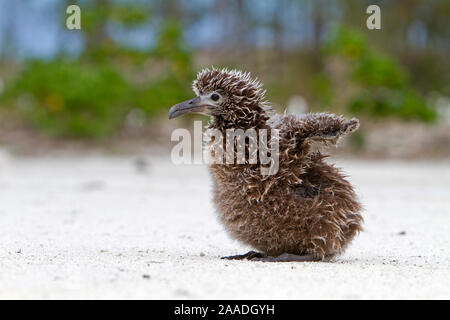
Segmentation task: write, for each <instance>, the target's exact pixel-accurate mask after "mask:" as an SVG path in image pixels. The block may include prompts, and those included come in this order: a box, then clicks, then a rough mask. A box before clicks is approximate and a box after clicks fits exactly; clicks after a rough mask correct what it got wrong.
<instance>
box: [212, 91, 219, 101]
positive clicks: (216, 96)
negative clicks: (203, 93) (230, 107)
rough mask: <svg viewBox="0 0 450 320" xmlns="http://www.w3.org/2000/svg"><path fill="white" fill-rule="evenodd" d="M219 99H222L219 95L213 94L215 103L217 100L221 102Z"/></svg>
mask: <svg viewBox="0 0 450 320" xmlns="http://www.w3.org/2000/svg"><path fill="white" fill-rule="evenodd" d="M219 98H220V96H219V95H218V94H217V93H213V94H212V95H211V99H212V100H213V101H217V100H219Z"/></svg>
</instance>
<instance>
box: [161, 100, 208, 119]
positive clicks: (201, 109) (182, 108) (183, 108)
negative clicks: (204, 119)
mask: <svg viewBox="0 0 450 320" xmlns="http://www.w3.org/2000/svg"><path fill="white" fill-rule="evenodd" d="M208 106H209V105H208V104H207V103H205V102H203V101H202V98H201V97H195V98H194V99H191V100H187V101H184V102H181V103H178V104H176V105H174V106H173V107H172V108H170V110H169V119H173V118H176V117H179V116H181V115H183V114H185V113H202V114H209V113H208V111H209V110H208Z"/></svg>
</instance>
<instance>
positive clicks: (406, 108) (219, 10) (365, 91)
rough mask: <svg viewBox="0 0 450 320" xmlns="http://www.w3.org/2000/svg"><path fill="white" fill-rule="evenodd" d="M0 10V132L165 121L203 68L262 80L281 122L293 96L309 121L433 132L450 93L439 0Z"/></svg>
mask: <svg viewBox="0 0 450 320" xmlns="http://www.w3.org/2000/svg"><path fill="white" fill-rule="evenodd" d="M69 4H78V5H79V6H80V7H81V30H67V29H66V27H65V19H66V18H67V17H68V15H67V14H66V13H65V12H66V10H65V9H66V7H67V6H68V5H69ZM371 4H378V5H379V6H380V7H381V21H382V29H381V30H372V31H371V30H368V29H367V28H366V19H367V17H368V14H366V8H367V6H369V5H371ZM0 7H1V9H2V10H1V13H0V25H1V26H2V28H1V31H0V79H1V80H2V81H1V82H0V84H2V85H1V86H0V89H1V97H0V99H1V100H0V115H3V116H2V117H1V118H0V122H1V121H9V118H10V117H13V118H15V119H20V121H22V122H23V123H24V125H26V126H31V128H33V130H38V131H39V132H44V133H46V134H49V135H51V136H55V137H63V138H84V139H92V138H94V139H98V138H102V139H106V138H111V137H114V136H115V135H117V134H118V133H119V132H123V131H124V130H125V131H126V130H127V128H129V127H130V126H131V127H143V126H144V127H145V126H146V125H151V123H152V121H154V120H155V119H157V121H163V120H162V118H163V117H165V116H166V113H167V110H168V108H169V107H170V106H171V105H173V104H175V103H177V102H179V101H182V100H185V99H188V98H190V97H191V96H192V94H193V93H192V91H191V88H190V86H191V82H192V80H193V78H194V77H195V74H196V72H197V71H199V70H200V69H201V68H203V67H206V66H211V65H215V66H224V67H229V68H230V67H231V68H233V67H235V68H239V69H245V70H248V71H251V72H253V74H255V75H258V76H259V77H260V78H261V80H263V82H264V83H265V84H266V87H267V89H268V99H269V100H270V101H272V102H273V104H274V106H275V108H276V109H278V111H283V110H284V109H285V107H286V106H287V105H289V101H292V97H298V96H300V97H302V99H304V101H306V105H307V110H309V111H322V110H327V111H330V112H336V113H342V114H347V115H352V114H355V115H357V116H359V117H362V118H365V119H368V120H367V121H383V120H384V119H395V120H397V121H419V122H426V123H436V122H437V121H439V118H440V117H441V116H440V111H439V110H438V109H437V108H436V104H435V101H436V99H437V97H438V98H439V97H448V96H449V95H450V85H449V83H450V82H449V76H450V75H449V74H450V73H449V64H448V56H449V43H450V42H449V41H448V40H449V30H450V28H449V21H450V19H449V18H450V17H449V15H450V2H449V1H445V0H442V1H440V0H432V1H416V0H405V1H364V0H362V1H356V0H339V1H325V0H318V1H313V0H281V1H275V0H265V1H257V0H230V1H219V0H191V1H187V0H165V1H163V0H148V1H145V0H131V1H120V0H115V1H114V0H92V1H87V0H86V1H56V0H54V1H53V0H46V1H33V0H30V1H27V0H18V1H6V0H0ZM32 17H33V18H32ZM36 17H37V18H36ZM24 39H25V40H24ZM441 101H442V99H441ZM447 108H448V106H447ZM303 111H306V110H303ZM164 121H165V120H164Z"/></svg>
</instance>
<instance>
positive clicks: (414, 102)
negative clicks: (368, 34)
mask: <svg viewBox="0 0 450 320" xmlns="http://www.w3.org/2000/svg"><path fill="white" fill-rule="evenodd" d="M323 50H324V53H325V56H326V57H332V58H335V59H339V62H340V63H342V64H344V65H345V69H346V70H347V72H345V74H344V75H343V76H342V75H341V77H340V78H339V79H338V80H339V81H340V82H344V83H346V84H347V85H348V86H349V87H351V89H352V90H351V91H352V92H351V93H350V94H349V97H348V98H347V99H346V101H345V111H347V112H351V113H353V114H357V115H360V114H365V115H368V116H369V117H372V118H383V117H397V118H399V119H404V120H414V119H415V120H420V121H424V122H432V121H434V120H436V117H437V114H436V111H435V110H434V109H433V108H431V107H430V106H428V105H427V103H426V99H425V97H424V96H423V95H422V94H421V93H420V92H419V91H418V90H416V89H414V88H413V86H412V85H411V83H410V81H409V79H410V74H409V72H408V71H407V70H406V69H405V68H404V67H403V66H402V65H401V64H400V63H399V62H397V61H396V60H395V59H394V58H393V57H392V56H390V55H388V54H384V53H381V52H378V51H377V50H375V49H373V48H371V47H370V46H369V45H368V43H367V39H366V38H365V37H364V35H363V34H362V33H361V32H358V31H355V30H352V29H348V28H344V27H339V28H337V29H336V32H334V33H333V34H332V35H331V36H330V38H329V39H328V41H327V42H326V43H325V45H324V48H323ZM316 82H317V83H316V86H315V89H316V94H317V95H318V96H319V97H322V101H323V102H325V103H328V104H329V103H331V102H332V101H333V95H335V94H336V93H335V92H333V87H332V85H331V84H330V83H331V82H332V81H331V80H330V77H329V76H328V75H327V74H324V73H322V74H321V75H320V76H319V77H318V78H317V79H316Z"/></svg>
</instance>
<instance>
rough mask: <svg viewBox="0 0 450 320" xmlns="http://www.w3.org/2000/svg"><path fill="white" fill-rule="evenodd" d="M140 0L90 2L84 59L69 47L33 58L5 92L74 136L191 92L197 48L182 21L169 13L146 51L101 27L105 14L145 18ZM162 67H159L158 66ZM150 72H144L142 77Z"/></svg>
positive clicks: (105, 128)
mask: <svg viewBox="0 0 450 320" xmlns="http://www.w3.org/2000/svg"><path fill="white" fill-rule="evenodd" d="M143 12H145V11H143V9H142V8H141V6H139V5H137V6H132V5H130V4H126V3H125V4H123V5H116V6H106V7H105V5H104V3H103V2H92V3H91V4H90V5H89V6H87V7H84V8H83V28H82V32H83V33H84V35H85V39H86V43H87V46H86V48H85V50H84V51H83V53H82V55H81V56H80V57H79V58H78V59H75V60H74V59H71V58H70V57H66V56H64V55H60V56H58V57H57V58H55V59H53V60H50V61H39V60H38V61H36V60H32V61H27V62H26V63H25V65H24V66H23V69H22V70H21V71H20V72H19V73H18V74H17V76H16V77H15V79H14V81H12V82H11V83H10V84H9V85H8V86H7V88H6V90H5V92H4V93H3V95H2V97H1V99H2V101H3V102H4V103H5V104H6V105H10V106H12V107H14V108H15V109H16V110H17V112H18V114H19V116H22V117H24V119H26V120H27V121H28V122H29V123H30V124H32V125H33V126H34V127H35V128H37V129H39V130H42V131H44V132H46V133H48V134H50V135H53V136H59V137H68V138H105V137H109V136H112V135H113V134H114V133H116V132H117V131H118V130H120V129H121V128H122V127H123V125H124V122H125V119H126V117H127V114H129V113H130V112H133V111H136V110H139V111H141V112H137V113H136V112H134V114H138V115H140V116H141V117H144V119H141V120H142V121H144V122H145V121H146V119H148V118H149V117H151V116H153V115H155V114H157V113H158V112H159V111H161V110H166V109H167V107H168V106H171V105H173V104H175V103H177V102H179V101H181V100H186V99H188V98H189V97H190V96H191V95H192V93H191V90H190V86H189V83H190V82H191V81H192V77H193V71H192V62H191V52H190V51H188V50H187V49H186V48H185V46H184V45H183V43H182V32H181V27H180V25H179V24H178V23H176V22H174V21H166V22H165V23H164V25H163V26H162V27H161V28H160V32H159V36H158V40H157V44H156V46H155V48H154V49H152V50H148V51H146V52H142V51H138V50H133V49H130V48H126V47H121V46H120V45H119V44H118V43H115V42H114V41H112V39H111V38H109V37H108V36H102V34H103V35H104V34H106V33H104V32H102V29H103V28H105V23H106V21H109V20H112V21H114V22H115V23H121V24H122V25H124V26H126V27H127V28H133V27H137V26H139V25H140V24H142V23H143V22H145V21H146V19H147V17H146V14H144V13H143ZM151 68H153V69H160V70H157V71H155V72H154V73H155V74H153V73H152V71H151V70H147V69H151ZM142 79H143V80H142Z"/></svg>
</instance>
